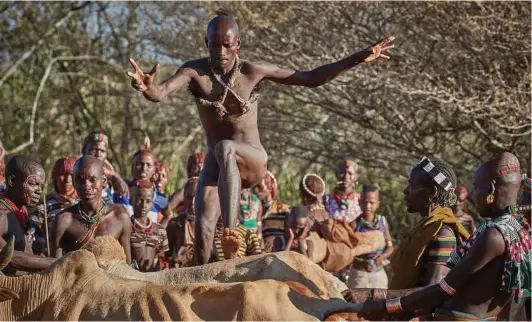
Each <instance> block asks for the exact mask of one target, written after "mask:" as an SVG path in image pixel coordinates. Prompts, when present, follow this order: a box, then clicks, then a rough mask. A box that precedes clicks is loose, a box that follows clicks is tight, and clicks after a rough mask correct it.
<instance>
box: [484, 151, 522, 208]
mask: <svg viewBox="0 0 532 322" xmlns="http://www.w3.org/2000/svg"><path fill="white" fill-rule="evenodd" d="M520 170H521V167H520V164H519V160H518V159H517V157H516V156H515V155H513V154H512V153H510V152H504V153H503V154H501V155H500V156H498V157H495V158H493V159H491V160H489V161H488V162H485V163H483V164H482V165H481V166H480V167H479V168H478V169H477V171H476V172H475V177H474V184H475V195H474V199H475V202H476V203H477V205H478V206H479V208H480V209H481V210H482V209H485V210H488V212H490V211H493V210H502V209H504V208H506V207H509V206H513V205H516V204H517V198H518V195H519V189H520V187H521V173H520ZM490 194H493V196H494V197H495V201H494V202H493V203H491V204H488V203H487V202H486V198H487V196H488V195H490Z"/></svg>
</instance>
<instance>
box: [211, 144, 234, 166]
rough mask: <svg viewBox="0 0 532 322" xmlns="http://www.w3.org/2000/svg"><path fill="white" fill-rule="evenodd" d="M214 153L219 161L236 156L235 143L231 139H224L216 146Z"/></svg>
mask: <svg viewBox="0 0 532 322" xmlns="http://www.w3.org/2000/svg"><path fill="white" fill-rule="evenodd" d="M214 154H215V155H216V160H218V162H220V161H222V160H227V158H228V157H231V156H236V151H235V144H234V143H233V141H231V140H222V141H220V142H218V143H216V145H215V146H214Z"/></svg>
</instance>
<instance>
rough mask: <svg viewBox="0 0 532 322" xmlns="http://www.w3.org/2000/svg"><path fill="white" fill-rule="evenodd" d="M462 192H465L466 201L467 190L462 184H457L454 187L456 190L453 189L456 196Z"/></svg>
mask: <svg viewBox="0 0 532 322" xmlns="http://www.w3.org/2000/svg"><path fill="white" fill-rule="evenodd" d="M462 192H465V194H466V199H467V195H468V194H469V193H468V191H467V188H466V186H464V185H463V184H459V185H457V186H456V188H455V189H454V193H455V194H456V195H457V196H458V195H459V194H460V193H462Z"/></svg>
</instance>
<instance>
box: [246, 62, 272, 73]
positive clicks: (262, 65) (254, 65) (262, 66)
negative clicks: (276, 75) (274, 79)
mask: <svg viewBox="0 0 532 322" xmlns="http://www.w3.org/2000/svg"><path fill="white" fill-rule="evenodd" d="M277 68H279V66H277V65H275V64H272V63H269V62H266V61H257V62H251V61H247V60H246V61H244V62H243V64H242V68H241V69H242V71H243V72H246V71H248V72H251V73H258V74H266V73H268V72H270V71H272V70H275V69H277Z"/></svg>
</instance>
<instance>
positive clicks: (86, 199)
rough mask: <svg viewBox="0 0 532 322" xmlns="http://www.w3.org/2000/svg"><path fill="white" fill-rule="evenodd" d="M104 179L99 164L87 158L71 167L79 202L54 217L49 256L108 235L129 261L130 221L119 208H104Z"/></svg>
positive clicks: (89, 156)
mask: <svg viewBox="0 0 532 322" xmlns="http://www.w3.org/2000/svg"><path fill="white" fill-rule="evenodd" d="M106 183H107V179H106V177H105V175H104V169H103V162H102V161H101V160H99V159H97V158H95V157H93V156H91V155H86V156H83V157H81V158H80V159H79V160H77V161H76V163H75V164H74V187H75V189H76V192H77V194H78V196H79V198H80V201H79V202H78V203H77V204H76V205H74V206H71V207H68V208H66V209H64V210H63V211H62V212H61V213H59V214H57V215H56V220H55V222H54V224H53V226H52V234H51V240H50V243H51V249H52V254H53V255H54V256H55V257H57V258H59V257H62V256H63V255H64V254H66V253H69V252H71V251H75V250H78V249H80V248H82V247H83V246H84V245H85V244H86V243H87V242H89V241H90V240H91V239H92V238H93V237H96V236H103V235H109V236H112V237H114V238H116V239H117V240H118V241H119V242H120V244H121V245H122V247H123V248H124V253H125V254H126V261H127V262H128V263H130V262H131V249H130V238H131V220H130V218H129V215H128V213H127V211H126V210H125V209H124V208H123V207H122V206H121V205H115V204H112V205H108V204H106V203H105V202H104V201H103V199H102V190H103V187H104V186H105V184H106Z"/></svg>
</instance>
